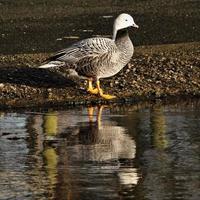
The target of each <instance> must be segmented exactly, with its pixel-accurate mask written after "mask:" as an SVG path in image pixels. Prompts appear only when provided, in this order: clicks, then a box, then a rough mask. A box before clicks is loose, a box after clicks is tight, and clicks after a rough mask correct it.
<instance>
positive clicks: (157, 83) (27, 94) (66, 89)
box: [0, 42, 200, 109]
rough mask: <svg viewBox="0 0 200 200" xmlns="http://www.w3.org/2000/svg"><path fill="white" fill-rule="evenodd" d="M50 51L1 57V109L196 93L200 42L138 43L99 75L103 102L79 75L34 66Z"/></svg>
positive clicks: (199, 78)
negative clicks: (120, 64)
mask: <svg viewBox="0 0 200 200" xmlns="http://www.w3.org/2000/svg"><path fill="white" fill-rule="evenodd" d="M49 55H50V54H43V53H40V54H16V55H3V56H0V63H1V64H0V70H1V75H0V108H1V109H8V108H32V107H44V106H46V107H62V106H73V105H90V104H92V105H94V104H110V103H133V102H138V101H141V100H154V99H168V98H178V97H179V98H183V97H199V96H200V43H199V42H195V43H185V44H171V45H157V46H155V45H154V46H141V47H136V50H135V54H134V56H133V58H132V60H131V62H130V63H129V64H128V65H127V66H126V67H125V68H124V69H123V70H122V71H121V72H120V73H118V74H117V75H115V76H114V77H111V78H109V79H106V80H105V79H104V80H102V87H103V88H104V90H105V92H109V93H111V94H114V95H116V96H117V99H114V100H112V101H106V100H104V99H101V98H100V97H98V96H95V95H90V94H88V93H87V92H86V91H85V88H86V83H85V81H83V80H77V79H73V80H72V79H70V80H69V79H68V78H66V74H65V70H63V69H53V70H43V69H38V68H37V66H38V65H39V64H40V63H41V62H42V61H43V60H44V59H45V58H46V57H48V56H49Z"/></svg>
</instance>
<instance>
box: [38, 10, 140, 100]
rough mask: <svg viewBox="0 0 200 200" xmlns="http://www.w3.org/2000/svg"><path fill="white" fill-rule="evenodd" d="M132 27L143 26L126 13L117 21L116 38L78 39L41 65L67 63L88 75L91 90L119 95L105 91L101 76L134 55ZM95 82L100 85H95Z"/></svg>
mask: <svg viewBox="0 0 200 200" xmlns="http://www.w3.org/2000/svg"><path fill="white" fill-rule="evenodd" d="M129 27H134V28H139V26H138V25H137V24H136V23H135V22H134V19H133V17H132V16H131V15H129V14H126V13H122V14H120V15H119V16H118V17H117V18H116V19H115V21H114V25H113V36H112V39H110V38H105V37H93V38H88V39H84V40H81V41H78V42H76V43H74V44H72V45H71V46H69V47H67V48H66V49H63V50H61V51H59V52H57V53H56V54H55V55H53V56H51V57H50V58H48V59H47V60H46V61H47V62H46V63H45V64H43V65H41V66H39V68H43V69H44V68H52V67H65V68H66V69H68V70H70V71H71V73H73V74H76V75H78V76H79V77H82V78H85V79H87V81H88V88H87V91H88V92H89V93H91V94H98V95H99V96H100V97H102V98H104V99H113V98H116V96H114V95H109V94H105V93H104V92H103V90H102V89H101V87H100V81H99V80H100V79H103V78H108V77H111V76H114V75H115V74H117V73H118V72H119V71H120V70H121V69H122V68H123V67H124V66H126V64H127V63H128V62H129V61H130V59H131V57H132V56H133V52H134V47H133V44H132V42H131V40H130V38H129V34H128V28H129ZM94 82H96V87H93V83H94Z"/></svg>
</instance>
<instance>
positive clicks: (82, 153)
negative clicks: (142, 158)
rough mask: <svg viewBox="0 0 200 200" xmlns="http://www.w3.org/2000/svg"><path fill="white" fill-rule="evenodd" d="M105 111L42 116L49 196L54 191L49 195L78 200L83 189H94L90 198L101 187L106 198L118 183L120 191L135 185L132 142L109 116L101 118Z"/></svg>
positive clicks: (133, 147) (91, 108)
mask: <svg viewBox="0 0 200 200" xmlns="http://www.w3.org/2000/svg"><path fill="white" fill-rule="evenodd" d="M104 110H105V112H106V111H109V110H108V109H107V108H106V107H104V106H101V107H97V108H95V107H90V108H88V109H87V110H83V111H82V112H80V113H77V112H74V113H71V112H67V111H66V112H49V113H46V114H45V115H44V116H43V119H42V122H41V123H40V125H41V126H42V129H43V133H44V134H45V137H44V138H45V140H44V144H45V145H44V149H43V156H44V160H45V166H46V170H47V174H48V177H49V184H50V186H49V190H50V191H51V193H53V191H54V190H55V194H51V196H54V195H56V197H57V198H61V196H62V198H63V196H66V197H67V198H66V199H78V198H79V197H78V196H77V195H83V191H82V190H84V188H85V189H87V188H93V190H94V192H92V193H91V194H90V195H94V196H95V191H96V190H98V189H97V188H98V187H102V188H103V190H104V191H105V194H104V195H105V196H108V195H111V196H112V189H113V192H114V191H115V190H116V187H118V183H120V185H123V188H124V186H125V185H129V187H130V185H132V186H134V185H137V183H138V180H139V175H138V172H137V169H136V168H135V167H134V159H135V154H136V144H135V141H134V140H133V139H132V138H131V137H130V136H129V134H128V133H127V130H126V129H125V128H124V127H122V126H119V125H118V123H117V121H114V120H113V119H112V120H111V119H110V117H109V115H108V113H107V114H106V115H104ZM37 128H39V127H37ZM49 141H50V142H49ZM55 143H56V144H55ZM52 144H54V145H52ZM116 175H117V176H116ZM102 176H103V177H104V178H103V179H102ZM82 182H85V183H87V184H86V185H82V184H83V183H82ZM113 182H114V183H115V184H113ZM112 184H113V186H112V187H110V185H112ZM108 185H109V187H108ZM119 190H123V189H122V188H121V189H119ZM58 191H59V192H58ZM86 194H87V192H84V195H86ZM82 198H83V199H84V197H82ZM85 198H86V197H85ZM64 199H65V198H64Z"/></svg>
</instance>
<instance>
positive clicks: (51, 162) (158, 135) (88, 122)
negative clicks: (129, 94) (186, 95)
mask: <svg viewBox="0 0 200 200" xmlns="http://www.w3.org/2000/svg"><path fill="white" fill-rule="evenodd" d="M199 130H200V107H199V102H198V101H190V102H183V103H178V104H176V103H174V104H171V105H170V104H169V105H162V104H160V103H157V104H153V105H149V104H146V105H145V104H142V105H129V106H128V105H127V106H100V107H90V108H84V107H79V108H73V109H72V108H71V109H70V108H69V109H64V110H59V111H56V110H53V109H51V110H48V111H40V112H28V111H26V112H25V111H23V112H18V113H17V112H10V113H8V112H5V113H3V112H2V113H0V180H1V182H0V199H1V200H3V199H20V200H23V199H26V200H29V199H34V200H35V199H40V200H42V199H59V200H62V199H63V200H65V199H66V200H67V199H73V200H76V199H137V200H140V199H152V200H157V199H158V200H163V199H173V200H175V199H185V200H190V199H191V200H196V199H200V189H199V188H200V187H199V186H200V168H199V166H200V156H199V155H200V136H199Z"/></svg>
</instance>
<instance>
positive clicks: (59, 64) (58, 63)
mask: <svg viewBox="0 0 200 200" xmlns="http://www.w3.org/2000/svg"><path fill="white" fill-rule="evenodd" d="M64 65H65V63H64V62H61V61H51V62H49V63H46V64H44V65H41V66H39V67H38V68H41V69H47V68H53V67H62V66H64Z"/></svg>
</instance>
